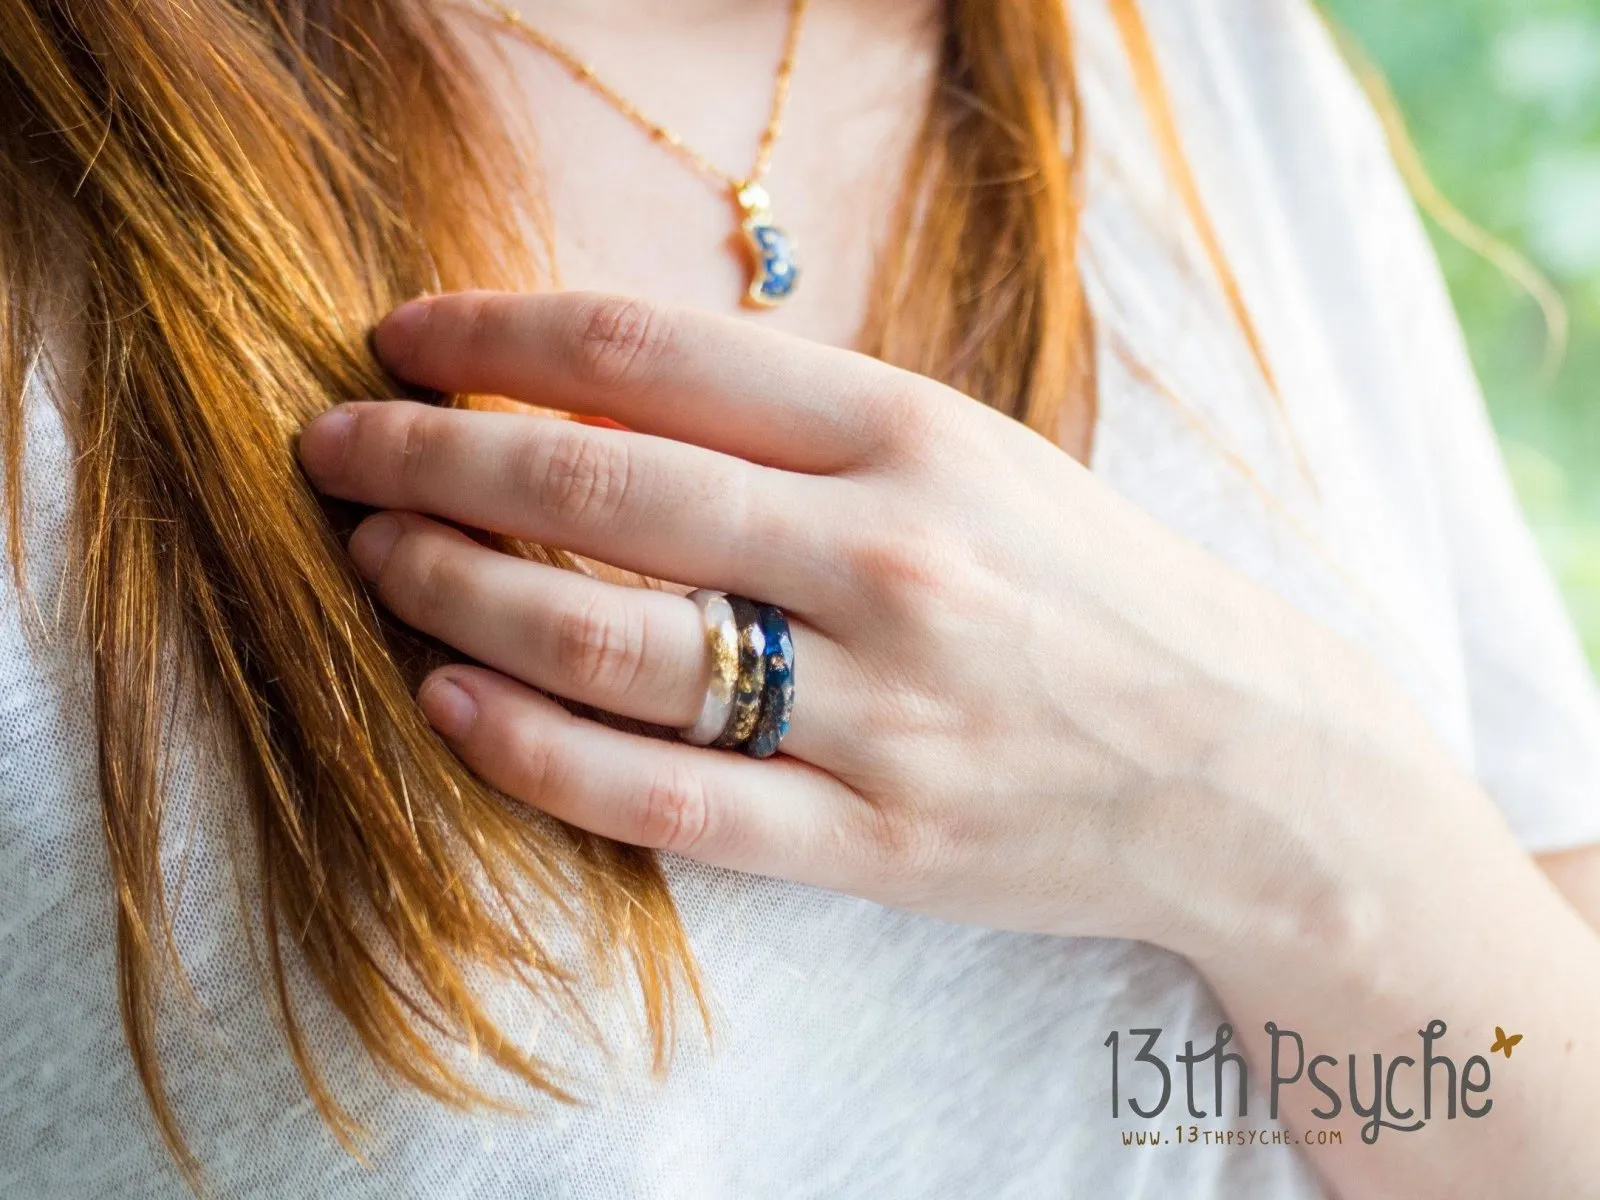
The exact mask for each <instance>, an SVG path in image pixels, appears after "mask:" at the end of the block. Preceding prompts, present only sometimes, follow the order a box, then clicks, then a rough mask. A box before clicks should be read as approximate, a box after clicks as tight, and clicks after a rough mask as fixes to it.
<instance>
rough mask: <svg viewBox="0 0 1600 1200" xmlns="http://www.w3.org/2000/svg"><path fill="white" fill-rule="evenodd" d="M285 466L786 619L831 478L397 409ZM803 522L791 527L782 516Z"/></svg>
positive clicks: (813, 587)
mask: <svg viewBox="0 0 1600 1200" xmlns="http://www.w3.org/2000/svg"><path fill="white" fill-rule="evenodd" d="M299 450H300V457H301V461H302V462H303V463H304V465H305V467H306V470H307V472H308V473H309V474H310V475H311V477H312V479H313V481H314V482H315V483H316V484H317V486H318V487H319V488H321V489H322V490H323V491H325V492H327V493H329V494H330V495H334V496H338V497H340V498H342V499H347V500H355V501H359V502H363V503H366V504H370V505H373V506H374V507H378V508H395V509H411V510H416V511H420V512H427V513H432V514H435V515H437V516H441V517H446V518H449V519H451V520H454V521H458V522H461V523H462V524H466V525H472V526H476V527H478V528H481V529H487V530H492V531H494V532H496V533H502V534H507V535H509V536H511V537H517V538H523V539H526V540H528V541H535V542H541V543H545V544H547V545H553V546H559V547H561V548H563V549H566V550H571V551H574V552H576V553H578V554H581V555H585V556H587V557H590V558H595V559H599V560H601V561H603V562H607V563H610V564H612V565H613V566H618V567H623V568H626V569H628V570H632V571H637V572H640V573H642V574H645V575H652V576H655V577H657V578H661V579H670V580H673V581H675V582H679V583H692V584H695V585H696V586H700V587H711V588H718V589H721V590H723V591H729V592H737V593H740V594H742V595H748V596H753V597H756V598H758V599H761V600H764V601H766V602H768V603H772V604H782V605H783V606H784V607H785V608H788V609H792V610H795V611H798V612H811V611H813V606H814V605H815V604H816V603H817V602H818V601H819V599H821V593H822V590H823V588H824V587H825V585H826V581H827V580H828V579H830V578H831V577H833V575H834V572H833V571H831V570H830V569H829V567H828V563H829V561H830V560H832V559H834V558H835V557H836V555H834V554H831V553H829V551H828V550H827V548H826V546H825V544H824V543H825V542H826V540H827V533H826V530H825V529H824V528H823V525H822V518H823V516H824V514H825V513H826V512H827V511H828V508H829V506H828V505H826V504H825V503H824V500H825V499H826V498H825V497H824V496H823V495H822V494H821V493H820V492H819V491H818V489H821V488H825V487H827V486H830V484H833V483H835V482H836V481H830V480H826V479H823V478H820V477H816V476H804V475H797V474H792V473H790V472H786V471H780V470H777V469H774V468H770V467H762V466H758V465H756V464H754V463H750V462H746V461H745V460H743V459H739V458H735V457H733V456H731V455H726V454H721V453H718V452H716V451H713V450H706V449H704V448H702V447H699V446H693V445H690V444H687V443H684V442H677V441H673V440H671V439H668V438H658V437H653V436H651V435H648V434H642V433H631V432H622V431H619V430H614V429H600V428H595V427H592V426H587V425H582V424H579V423H577V422H574V421H565V420H561V419H558V418H551V417H539V416H533V415H530V414H524V413H506V412H482V411H475V410H471V409H457V408H440V407H436V406H433V405H427V404H418V403H415V402H412V401H406V400H388V401H356V402H352V403H348V404H341V405H339V406H337V407H336V408H334V409H331V410H330V411H329V412H326V413H323V414H321V415H320V416H318V417H317V418H316V419H315V420H313V421H312V422H311V423H310V424H308V425H307V426H306V427H305V429H304V430H303V431H302V432H301V435H300V446H299ZM797 517H802V518H804V519H796V518H797Z"/></svg>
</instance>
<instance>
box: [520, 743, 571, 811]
mask: <svg viewBox="0 0 1600 1200" xmlns="http://www.w3.org/2000/svg"><path fill="white" fill-rule="evenodd" d="M505 753H506V756H507V759H508V760H509V761H507V763H506V766H507V772H506V774H507V777H508V782H509V784H510V786H509V787H507V788H506V790H507V791H508V792H510V793H511V794H513V795H515V796H516V797H517V798H518V799H519V800H522V801H524V802H526V803H529V804H533V805H536V806H539V807H547V806H549V805H550V804H551V802H555V801H559V800H560V799H561V798H562V796H563V795H565V794H566V793H567V792H568V791H569V790H570V789H569V787H568V782H569V781H568V775H569V770H570V768H569V767H568V766H567V763H566V759H565V758H564V756H563V755H562V753H561V750H560V747H559V745H558V743H557V742H556V740H555V739H554V738H551V737H540V736H539V735H538V734H536V733H534V732H531V731H529V730H526V729H524V730H520V731H518V732H517V733H516V735H515V736H514V737H512V738H511V739H509V740H508V742H506V743H505Z"/></svg>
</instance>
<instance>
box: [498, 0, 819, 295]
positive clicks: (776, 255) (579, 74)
mask: <svg viewBox="0 0 1600 1200" xmlns="http://www.w3.org/2000/svg"><path fill="white" fill-rule="evenodd" d="M807 2H808V0H790V4H789V31H788V33H787V35H786V36H785V38H784V43H783V57H782V59H780V60H779V62H778V73H777V76H776V77H775V78H774V80H773V83H772V108H771V111H770V112H769V114H768V116H767V125H766V128H765V129H763V130H762V131H761V141H760V143H759V145H758V147H757V149H756V161H755V165H754V166H752V167H751V168H750V172H749V174H747V175H745V176H744V177H742V178H741V177H739V176H737V175H730V174H729V173H728V172H726V171H724V170H721V169H720V168H718V167H717V166H716V165H715V164H713V163H712V162H711V161H710V160H709V159H707V158H706V157H705V156H704V155H703V154H700V153H699V152H698V151H696V150H694V149H693V148H692V147H690V146H687V145H685V144H684V141H683V139H682V138H680V137H679V136H678V135H677V134H675V133H673V132H672V131H671V130H670V129H668V128H667V127H666V126H665V125H662V124H659V123H658V122H656V121H652V120H651V119H650V118H649V117H647V116H645V115H644V113H642V112H641V111H639V107H638V105H636V104H634V103H633V102H632V101H631V100H629V99H628V98H627V97H626V96H624V95H623V94H622V93H621V92H619V91H617V89H616V88H614V87H612V86H611V85H610V84H609V83H607V82H606V81H605V80H603V79H601V78H600V77H599V75H597V74H596V73H595V69H594V66H593V64H591V63H588V62H585V61H584V60H583V59H581V58H579V57H578V56H577V55H576V54H575V53H573V52H572V51H571V50H570V49H568V48H567V47H566V46H564V45H562V44H561V43H560V42H558V41H556V40H555V39H554V38H552V37H551V36H550V35H549V34H546V33H544V32H542V31H541V30H538V29H535V28H534V27H533V26H532V25H529V24H528V23H527V21H525V20H523V18H522V14H520V13H519V12H517V11H516V10H515V9H513V8H511V7H509V6H508V5H506V4H503V3H501V0H485V3H486V4H488V6H489V7H490V9H492V10H493V11H494V13H495V15H496V16H497V17H498V18H499V20H500V23H501V25H503V26H504V27H505V28H506V30H507V31H508V32H510V33H512V34H514V35H515V36H516V37H518V38H520V39H521V40H522V41H525V42H527V43H528V44H529V45H531V46H535V47H537V48H538V49H540V50H542V51H544V52H545V53H546V54H548V55H549V56H550V57H551V58H553V59H555V60H556V62H558V63H560V64H561V65H562V66H563V67H565V68H566V69H567V71H568V72H570V73H571V75H572V77H573V78H574V79H576V80H577V81H578V82H579V83H581V84H584V85H586V86H587V87H588V88H590V89H591V90H592V91H593V92H594V93H595V94H596V95H598V96H600V97H601V98H602V99H603V100H605V101H606V102H607V103H608V104H610V105H611V106H612V107H613V108H615V109H616V110H617V111H618V112H619V113H621V114H622V115H623V116H624V117H626V118H627V119H628V120H629V121H632V122H633V123H634V124H635V125H637V126H638V127H639V128H640V129H642V130H643V131H644V132H645V133H646V134H648V135H649V137H650V140H651V141H653V142H655V143H656V144H657V145H660V146H664V147H665V148H666V149H668V150H670V151H671V152H672V153H673V154H675V155H677V157H678V158H679V159H680V160H681V161H683V162H684V163H686V164H687V165H688V166H689V167H691V168H692V169H693V170H695V171H696V172H698V173H699V174H700V175H703V176H705V177H706V178H707V179H709V180H711V181H712V182H713V183H715V184H717V185H718V186H719V187H722V188H726V189H727V191H728V194H729V195H730V196H731V197H732V200H733V203H734V205H735V206H736V208H737V209H738V213H739V228H740V230H741V231H742V232H743V234H744V240H745V245H746V246H747V248H748V249H749V252H750V285H749V287H748V288H747V289H746V291H745V300H746V302H747V303H750V304H753V305H757V306H759V307H762V308H771V307H773V306H775V305H778V304H781V303H783V301H784V300H786V299H788V298H789V296H790V295H791V294H792V293H793V292H794V289H795V285H796V284H797V283H798V282H799V280H800V267H799V263H798V262H797V261H796V259H795V249H796V246H795V241H794V239H793V238H791V237H790V236H789V235H788V234H787V233H785V232H784V231H783V230H782V229H780V228H778V226H777V225H775V224H773V221H772V199H771V197H770V196H768V195H767V190H766V188H764V187H763V186H762V185H761V181H762V179H763V178H764V177H765V176H766V173H767V168H768V167H769V166H771V165H772V150H773V147H774V146H776V145H777V142H778V135H779V133H780V132H781V131H782V128H783V108H784V104H785V103H786V102H787V100H788V99H789V77H790V76H791V75H792V74H793V73H794V59H795V52H796V50H797V49H798V48H799V45H800V27H801V23H802V21H803V20H804V17H805V11H806V4H807Z"/></svg>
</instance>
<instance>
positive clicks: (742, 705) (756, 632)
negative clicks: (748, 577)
mask: <svg viewBox="0 0 1600 1200" xmlns="http://www.w3.org/2000/svg"><path fill="white" fill-rule="evenodd" d="M728 603H729V605H731V606H732V608H733V620H734V624H735V625H736V626H737V627H738V630H739V668H738V673H737V675H736V677H735V679H734V688H733V711H732V712H731V713H730V714H729V716H728V724H727V727H726V728H724V729H723V731H722V736H721V737H719V738H717V740H716V741H715V742H713V743H711V744H712V745H713V746H718V747H721V748H723V749H736V748H738V747H741V746H743V745H744V743H745V742H746V741H747V740H748V739H749V737H750V735H751V734H753V733H755V731H756V719H757V718H758V717H759V716H760V715H761V694H762V692H763V691H764V690H765V688H764V686H763V685H764V684H765V683H766V675H767V654H766V651H767V639H766V635H765V634H764V633H762V631H761V614H760V613H759V612H758V611H757V610H756V606H755V605H754V604H753V603H752V602H751V601H749V600H746V599H745V598H744V597H743V596H729V597H728Z"/></svg>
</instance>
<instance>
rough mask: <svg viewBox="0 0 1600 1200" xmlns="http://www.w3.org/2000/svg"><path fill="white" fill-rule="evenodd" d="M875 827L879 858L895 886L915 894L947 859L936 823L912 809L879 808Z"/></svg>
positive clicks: (936, 873)
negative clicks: (914, 812)
mask: <svg viewBox="0 0 1600 1200" xmlns="http://www.w3.org/2000/svg"><path fill="white" fill-rule="evenodd" d="M874 829H875V838H874V841H875V846H876V850H877V855H878V859H879V862H880V863H881V865H882V868H883V871H884V874H885V876H886V878H889V879H892V880H894V881H895V885H896V887H897V889H898V890H900V891H902V892H908V893H909V894H915V892H916V890H917V889H918V888H919V887H921V886H922V885H924V884H925V883H926V882H928V881H931V880H935V879H937V878H938V877H939V864H940V863H942V862H943V861H944V860H945V859H946V857H947V850H946V847H945V839H944V837H943V836H942V834H941V833H940V831H939V830H938V829H937V828H936V827H935V826H933V825H932V824H930V823H928V822H927V821H925V820H922V819H920V818H919V817H918V816H916V815H915V814H913V813H909V812H899V811H895V810H892V809H880V810H879V811H878V815H877V819H876V821H875V823H874Z"/></svg>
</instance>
